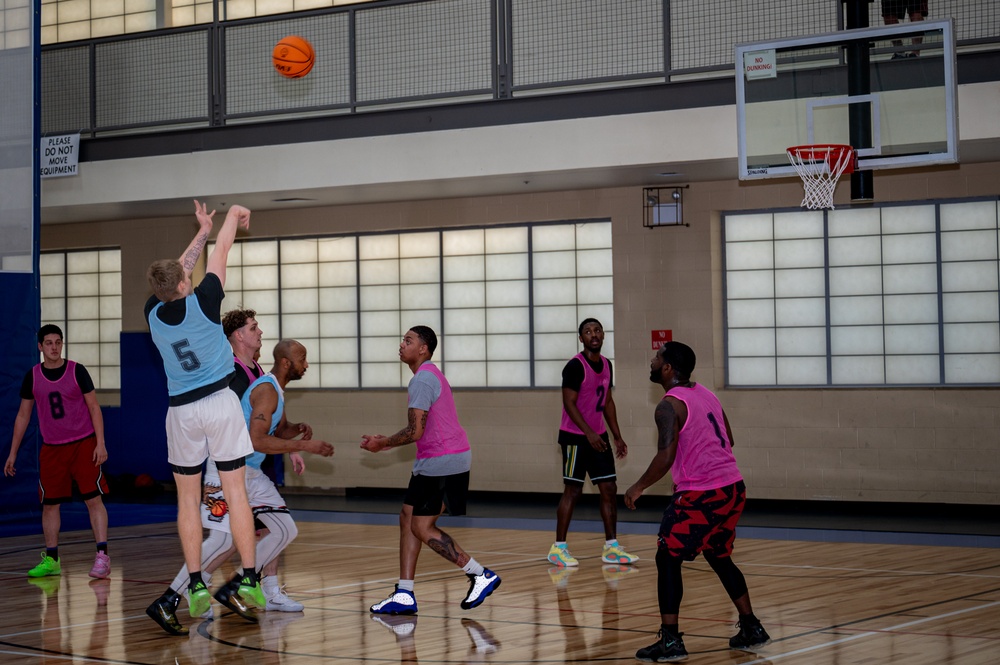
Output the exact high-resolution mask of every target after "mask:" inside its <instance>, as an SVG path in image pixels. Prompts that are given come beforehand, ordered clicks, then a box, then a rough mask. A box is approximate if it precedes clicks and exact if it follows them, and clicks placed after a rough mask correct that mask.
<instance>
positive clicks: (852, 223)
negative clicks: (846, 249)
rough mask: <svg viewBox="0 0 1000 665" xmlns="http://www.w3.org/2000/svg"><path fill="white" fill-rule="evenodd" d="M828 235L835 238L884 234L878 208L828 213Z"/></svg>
mask: <svg viewBox="0 0 1000 665" xmlns="http://www.w3.org/2000/svg"><path fill="white" fill-rule="evenodd" d="M826 214H827V233H828V234H829V235H830V237H831V238H832V237H835V236H872V235H874V236H877V235H880V234H881V233H882V215H881V213H880V212H879V209H878V208H842V209H840V210H829V211H827V213H826Z"/></svg>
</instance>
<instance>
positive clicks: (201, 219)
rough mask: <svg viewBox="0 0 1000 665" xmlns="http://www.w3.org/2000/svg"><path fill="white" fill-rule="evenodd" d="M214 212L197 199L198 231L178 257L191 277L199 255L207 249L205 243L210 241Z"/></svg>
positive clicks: (195, 208) (195, 212) (185, 272)
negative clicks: (209, 210) (209, 235)
mask: <svg viewBox="0 0 1000 665" xmlns="http://www.w3.org/2000/svg"><path fill="white" fill-rule="evenodd" d="M214 214H215V211H214V210H213V211H212V212H208V206H207V205H206V204H204V203H199V202H198V201H197V199H196V200H195V202H194V216H195V217H197V218H198V232H197V233H196V234H195V235H194V238H193V239H192V240H191V244H189V245H188V246H187V249H185V250H184V253H183V254H181V256H180V258H179V259H177V260H178V261H180V262H181V267H183V268H184V276H185V277H191V273H192V272H193V271H194V267H195V265H196V264H197V263H198V257H199V256H201V252H202V250H203V249H205V243H207V242H208V234H210V233H211V232H212V216H213V215H214Z"/></svg>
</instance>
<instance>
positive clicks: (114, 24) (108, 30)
mask: <svg viewBox="0 0 1000 665" xmlns="http://www.w3.org/2000/svg"><path fill="white" fill-rule="evenodd" d="M123 32H125V21H124V18H123V17H121V16H115V17H113V18H99V19H94V20H92V21H91V22H90V36H91V37H108V36H110V35H120V34H122V33H123Z"/></svg>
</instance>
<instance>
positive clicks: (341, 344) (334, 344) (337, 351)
mask: <svg viewBox="0 0 1000 665" xmlns="http://www.w3.org/2000/svg"><path fill="white" fill-rule="evenodd" d="M319 351H320V354H319V357H320V358H321V359H322V360H323V362H340V363H348V362H357V360H358V340H357V339H355V338H353V337H352V338H343V339H331V338H329V337H324V338H323V339H321V340H320V341H319Z"/></svg>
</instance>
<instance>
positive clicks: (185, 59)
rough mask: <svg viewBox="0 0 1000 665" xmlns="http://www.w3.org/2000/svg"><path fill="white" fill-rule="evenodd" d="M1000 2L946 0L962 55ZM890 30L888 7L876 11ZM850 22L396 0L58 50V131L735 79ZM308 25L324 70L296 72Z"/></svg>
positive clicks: (817, 9) (998, 22)
mask: <svg viewBox="0 0 1000 665" xmlns="http://www.w3.org/2000/svg"><path fill="white" fill-rule="evenodd" d="M996 5H997V3H996V2H995V0H965V1H962V0H950V1H949V0H938V1H936V2H932V3H931V14H930V15H929V18H941V17H948V16H951V17H953V18H954V19H955V29H956V40H957V43H958V45H959V49H960V52H962V51H969V50H978V49H1000V9H998V8H997V6H996ZM870 13H871V16H870V22H871V24H872V25H879V24H881V22H882V17H881V16H880V3H879V2H873V3H871V7H870ZM842 27H843V11H842V5H841V3H840V2H837V1H836V0H798V1H796V0H747V1H741V2H737V3H734V2H732V0H614V1H612V0H545V1H544V2H540V1H538V0H388V1H386V2H378V3H364V4H359V5H348V6H345V7H334V8H331V9H324V10H317V11H310V12H296V13H291V14H281V15H277V16H266V17H257V18H252V19H244V20H232V21H213V22H211V23H207V24H203V25H196V26H190V27H185V28H176V29H168V30H159V31H153V32H146V33H140V34H133V35H123V36H116V37H107V38H102V39H93V40H87V41H78V42H72V43H68V44H58V45H51V46H46V47H43V52H42V131H43V133H46V134H52V133H62V132H75V131H81V132H83V133H84V135H85V136H99V135H108V134H116V133H123V132H139V133H148V132H152V131H160V130H164V129H176V128H184V127H216V126H224V125H227V124H235V123H245V122H253V121H261V120H267V119H278V118H289V117H302V116H308V115H333V114H344V113H358V112H362V111H366V110H375V109H380V108H399V107H407V106H433V105H440V104H448V103H455V102H461V101H471V100H491V99H493V100H501V99H508V98H513V97H523V96H527V95H538V94H552V93H559V92H565V91H571V90H579V89H589V88H618V87H624V86H631V85H637V84H643V83H663V82H668V83H669V82H675V81H682V80H693V79H705V78H715V77H719V76H732V75H733V71H734V68H733V47H734V46H735V44H737V43H742V42H755V41H762V40H766V39H774V38H778V37H791V36H797V35H809V34H818V33H825V32H832V31H835V30H838V29H841V28H842ZM290 34H297V35H301V36H303V37H305V38H306V39H308V40H309V41H310V42H311V43H312V44H313V47H314V49H315V51H316V54H317V55H316V58H317V60H316V66H315V67H314V69H313V71H312V72H311V73H310V74H309V75H308V76H306V77H305V78H301V79H294V80H293V79H285V78H282V77H281V76H279V75H278V74H277V73H276V72H275V71H274V69H273V67H272V65H271V49H272V47H273V45H274V44H275V43H276V42H277V41H278V40H280V39H281V38H282V37H284V36H286V35H290Z"/></svg>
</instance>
